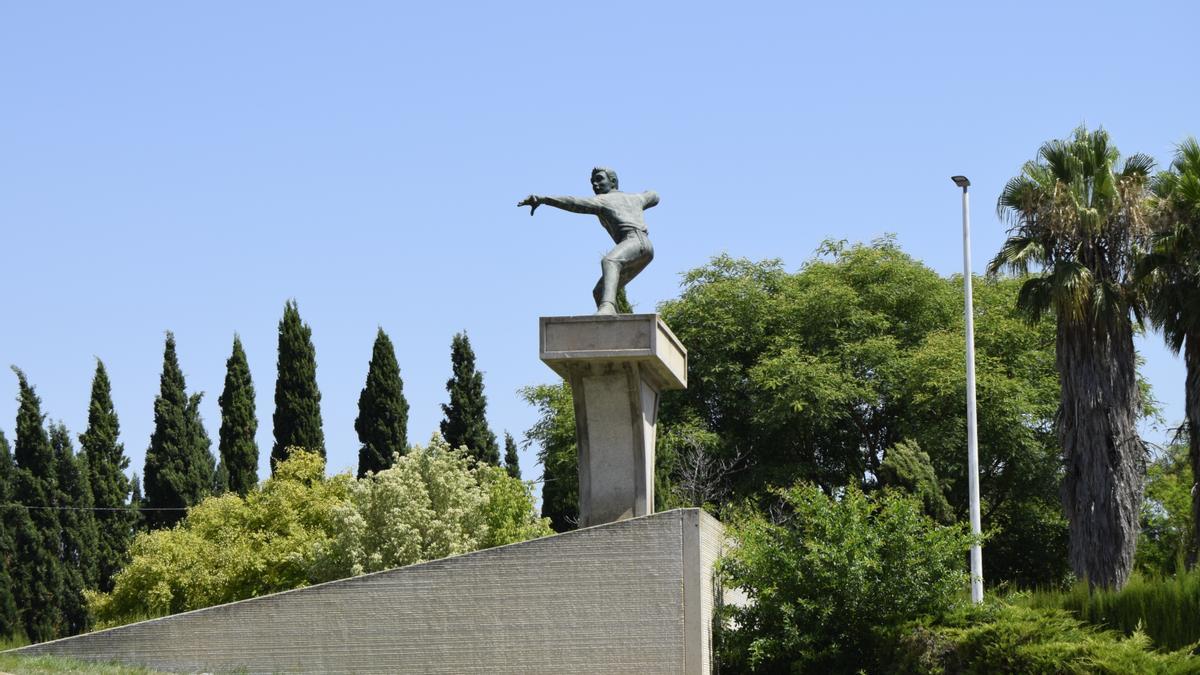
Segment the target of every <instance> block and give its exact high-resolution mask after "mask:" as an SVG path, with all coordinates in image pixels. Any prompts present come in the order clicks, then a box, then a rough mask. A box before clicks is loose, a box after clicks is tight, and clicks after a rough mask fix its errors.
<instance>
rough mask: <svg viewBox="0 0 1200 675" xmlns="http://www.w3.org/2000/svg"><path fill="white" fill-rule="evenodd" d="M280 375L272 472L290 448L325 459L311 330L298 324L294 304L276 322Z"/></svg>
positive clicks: (297, 313)
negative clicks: (277, 324) (303, 450)
mask: <svg viewBox="0 0 1200 675" xmlns="http://www.w3.org/2000/svg"><path fill="white" fill-rule="evenodd" d="M276 366H277V368H278V371H279V374H278V377H277V378H276V380H275V414H274V415H273V416H272V418H271V420H272V422H273V423H274V432H275V445H274V447H272V448H271V471H272V472H274V471H275V465H276V464H277V463H278V462H279V461H281V460H283V459H286V458H287V449H288V448H289V447H293V446H294V447H301V448H304V449H306V450H310V451H312V452H316V453H319V454H320V455H321V456H322V457H324V456H325V433H324V432H323V431H322V430H321V392H320V390H318V389H317V351H316V349H315V348H314V347H313V343H312V329H311V328H309V327H308V324H306V323H304V322H302V321H301V320H300V309H299V308H298V307H297V306H296V301H295V300H289V301H288V302H287V304H285V305H284V307H283V318H282V319H280V320H279V360H278V361H277V364H276Z"/></svg>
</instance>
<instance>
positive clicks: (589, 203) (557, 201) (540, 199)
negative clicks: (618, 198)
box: [517, 195, 600, 216]
mask: <svg viewBox="0 0 1200 675" xmlns="http://www.w3.org/2000/svg"><path fill="white" fill-rule="evenodd" d="M542 204H546V205H547V206H553V207H554V208H556V209H562V210H563V211H571V212H573V213H592V214H596V213H599V212H600V200H598V199H595V198H594V197H545V196H541V195H529V196H528V197H526V198H525V199H522V200H521V201H520V202H517V206H528V207H529V215H531V216H532V215H533V212H534V211H536V210H537V207H539V206H541V205H542Z"/></svg>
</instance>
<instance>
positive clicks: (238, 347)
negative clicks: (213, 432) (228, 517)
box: [217, 335, 258, 496]
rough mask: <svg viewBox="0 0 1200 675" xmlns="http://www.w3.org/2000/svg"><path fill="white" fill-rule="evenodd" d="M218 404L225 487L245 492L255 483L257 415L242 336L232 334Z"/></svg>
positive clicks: (240, 492)
mask: <svg viewBox="0 0 1200 675" xmlns="http://www.w3.org/2000/svg"><path fill="white" fill-rule="evenodd" d="M217 402H218V403H220V405H221V435H220V449H221V464H220V465H219V467H218V472H220V470H221V469H223V470H224V472H225V476H226V481H227V488H228V489H229V490H231V491H233V492H236V493H238V494H239V495H243V496H245V494H246V493H247V492H249V491H250V490H253V489H254V486H255V485H257V484H258V442H257V441H256V440H254V435H255V434H256V433H258V418H257V417H256V416H255V414H254V382H253V381H252V380H251V379H250V364H249V363H248V362H247V361H246V351H245V350H244V349H243V348H242V340H241V338H239V337H238V336H237V335H234V336H233V353H231V354H230V355H229V360H227V361H226V362H225V388H224V389H223V390H222V391H221V397H220V398H219V399H217Z"/></svg>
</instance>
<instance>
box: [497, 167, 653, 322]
mask: <svg viewBox="0 0 1200 675" xmlns="http://www.w3.org/2000/svg"><path fill="white" fill-rule="evenodd" d="M592 192H594V193H596V196H595V197H546V196H542V195H529V196H528V197H526V198H525V199H523V200H521V201H520V202H518V203H517V206H528V207H529V215H531V216H532V215H533V212H534V211H536V210H537V207H539V206H541V205H542V204H546V205H548V206H553V207H555V208H558V209H562V210H564V211H572V212H574V213H591V214H593V215H595V216H596V217H597V218H599V219H600V224H601V225H603V226H604V229H605V230H608V234H609V235H610V236H611V237H612V239H613V242H614V243H616V246H615V247H613V250H611V251H609V252H608V254H607V255H605V256H604V257H603V258H601V259H600V281H598V282H596V287H595V288H594V289H592V297H593V298H595V299H596V313H597V314H616V313H617V292H618V291H619V290H620V289H622V288H625V284H628V283H629V282H630V280H632V279H633V278H634V277H636V276H637V275H638V273H639V272H641V271H642V270H643V269H645V268H646V265H649V264H650V261H651V260H653V259H654V247H653V246H651V245H650V239H649V237H647V235H648V234H649V232H648V230H647V229H646V221H644V220H643V219H642V212H643V211H645V210H646V209H648V208H651V207H653V206H656V205H657V204H658V195H657V194H655V193H654V192H653V191H650V190H647V191H646V192H641V193H638V194H632V193H629V192H621V191H619V190H617V172H616V171H613V170H612V169H609V168H607V167H601V166H598V167H596V168H594V169H592Z"/></svg>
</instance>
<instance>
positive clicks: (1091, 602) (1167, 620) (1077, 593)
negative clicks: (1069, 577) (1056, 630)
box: [1009, 568, 1200, 649]
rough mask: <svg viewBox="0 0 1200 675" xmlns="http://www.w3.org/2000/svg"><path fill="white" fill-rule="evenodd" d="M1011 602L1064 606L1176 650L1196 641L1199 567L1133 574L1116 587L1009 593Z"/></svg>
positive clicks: (1080, 585)
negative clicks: (1169, 572)
mask: <svg viewBox="0 0 1200 675" xmlns="http://www.w3.org/2000/svg"><path fill="white" fill-rule="evenodd" d="M1009 600H1010V601H1011V602H1012V603H1013V604H1017V605H1023V606H1025V607H1030V608H1033V609H1065V610H1067V611H1069V612H1071V613H1072V614H1073V615H1074V616H1075V617H1077V618H1078V619H1080V620H1082V621H1085V622H1087V623H1090V624H1093V625H1096V626H1101V627H1103V628H1109V629H1112V630H1116V631H1120V632H1122V633H1124V634H1125V635H1132V634H1133V633H1134V632H1135V631H1137V630H1141V632H1143V633H1145V634H1146V635H1147V636H1149V638H1150V639H1151V640H1152V641H1153V642H1154V644H1155V645H1156V646H1158V647H1160V648H1165V649H1181V648H1183V647H1187V646H1188V645H1192V644H1194V643H1196V642H1197V641H1200V568H1198V569H1193V570H1192V571H1190V572H1186V573H1183V574H1177V575H1175V576H1173V577H1167V578H1155V577H1144V576H1141V575H1138V574H1135V575H1134V576H1133V577H1132V578H1131V579H1130V581H1129V583H1128V584H1127V585H1126V586H1125V588H1123V589H1121V590H1119V591H1110V590H1104V589H1096V590H1091V591H1089V590H1088V587H1087V584H1086V583H1077V584H1075V585H1074V586H1073V587H1072V588H1071V589H1070V590H1066V591H1033V592H1028V593H1018V594H1013V595H1012V596H1011V597H1010V598H1009Z"/></svg>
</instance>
